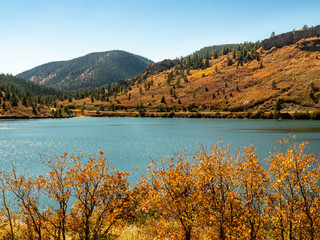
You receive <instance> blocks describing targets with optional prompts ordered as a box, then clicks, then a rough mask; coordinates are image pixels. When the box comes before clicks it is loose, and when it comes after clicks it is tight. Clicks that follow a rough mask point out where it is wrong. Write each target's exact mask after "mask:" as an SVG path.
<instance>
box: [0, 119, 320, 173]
mask: <svg viewBox="0 0 320 240" xmlns="http://www.w3.org/2000/svg"><path fill="white" fill-rule="evenodd" d="M289 134H290V135H291V136H293V135H296V138H297V141H298V142H302V141H309V142H310V144H309V146H308V151H309V152H311V153H314V154H318V153H319V152H320V122H319V121H298V120H249V119H175V118H173V119H168V118H70V119H45V120H42V119H38V120H21V121H20V120H19V121H0V168H2V169H4V170H10V166H11V162H14V163H15V164H16V166H17V168H18V170H19V171H20V170H22V169H24V168H27V169H28V170H29V171H30V173H32V174H38V173H42V172H43V170H44V168H43V166H42V165H41V161H40V157H39V154H40V153H42V154H44V155H45V156H49V157H55V156H61V155H63V153H64V152H67V153H69V154H77V153H78V152H79V150H80V151H82V152H84V153H85V154H89V153H91V154H97V153H98V151H99V150H101V151H103V152H105V153H106V154H107V157H108V160H109V161H111V164H112V165H115V166H116V168H117V169H118V170H122V171H128V172H132V171H133V170H132V169H133V167H136V166H138V165H140V166H141V167H142V168H143V167H145V166H147V165H148V164H149V163H150V159H149V154H150V155H151V157H152V159H154V160H158V159H160V157H163V158H167V159H168V158H170V157H171V156H174V155H175V154H176V153H177V152H178V151H179V150H181V151H184V150H188V151H189V153H190V154H192V153H193V152H194V151H195V150H196V148H197V147H198V146H199V145H203V146H204V147H206V148H209V147H210V146H212V145H214V144H215V143H216V142H217V141H219V138H220V137H221V139H222V142H223V144H224V145H230V146H232V149H236V148H243V147H248V146H250V144H253V145H254V146H255V147H256V149H257V152H258V153H259V155H260V156H261V159H262V158H265V157H266V156H267V155H268V153H269V152H270V151H271V146H276V145H277V141H278V140H279V139H281V138H284V137H288V136H289Z"/></svg>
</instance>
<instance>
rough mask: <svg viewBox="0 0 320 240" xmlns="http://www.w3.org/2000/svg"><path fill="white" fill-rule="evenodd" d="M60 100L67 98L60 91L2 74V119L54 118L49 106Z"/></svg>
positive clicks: (0, 99) (0, 106) (0, 91)
mask: <svg viewBox="0 0 320 240" xmlns="http://www.w3.org/2000/svg"><path fill="white" fill-rule="evenodd" d="M63 97H65V98H63ZM58 98H60V99H61V100H63V99H66V96H63V94H62V93H61V92H59V91H58V90H55V89H52V88H47V87H44V86H40V85H39V84H36V83H33V82H30V81H27V80H25V79H22V78H19V77H15V76H12V75H8V74H7V75H5V74H0V118H28V117H34V116H37V117H48V116H52V114H51V112H50V108H49V106H51V105H52V106H53V105H54V103H55V102H56V101H57V99H58Z"/></svg>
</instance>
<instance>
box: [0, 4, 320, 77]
mask: <svg viewBox="0 0 320 240" xmlns="http://www.w3.org/2000/svg"><path fill="white" fill-rule="evenodd" d="M0 10H1V14H0V29H1V35H0V73H11V74H18V73H20V72H22V71H25V70H28V69H31V68H33V67H35V66H37V65H40V64H43V63H46V62H51V61H60V60H69V59H72V58H75V57H79V56H82V55H85V54H88V53H91V52H99V51H108V50H116V49H119V50H125V51H128V52H131V53H134V54H138V55H142V56H144V57H147V58H149V59H151V60H153V61H155V62H156V61H161V60H163V59H165V58H171V59H174V58H176V57H180V56H185V55H188V54H190V53H192V52H194V51H196V50H198V49H200V48H202V47H204V46H210V45H216V44H226V43H241V42H244V41H253V42H254V41H257V40H263V39H265V38H268V37H269V36H270V34H271V32H272V31H275V33H276V34H278V33H282V32H287V31H291V30H293V29H299V28H301V27H302V26H303V25H305V24H306V25H308V26H315V25H318V24H320V21H319V20H320V19H319V11H320V1H318V0H304V1H297V0H281V1H279V0H268V1H260V0H242V1H239V0H225V1H222V0H220V1H216V0H203V1H201V0H117V1H113V0H90V1H89V0H54V1H49V0H28V1H26V0H10V1H8V0H0Z"/></svg>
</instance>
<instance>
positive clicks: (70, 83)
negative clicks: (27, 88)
mask: <svg viewBox="0 0 320 240" xmlns="http://www.w3.org/2000/svg"><path fill="white" fill-rule="evenodd" d="M152 63H153V62H152V61H151V60H148V59H146V58H144V57H141V56H138V55H134V54H131V53H128V52H125V51H120V50H115V51H108V52H97V53H90V54H88V55H85V56H83V57H79V58H75V59H72V60H69V61H59V62H51V63H47V64H43V65H40V66H38V67H35V68H33V69H31V70H28V71H25V72H23V73H20V74H18V76H19V77H21V78H25V79H28V80H31V81H33V82H36V83H39V84H41V85H44V86H48V87H53V88H56V89H61V90H62V89H63V90H76V89H80V88H87V87H101V86H104V85H106V84H112V83H114V82H116V81H118V80H121V79H129V78H132V77H134V76H136V75H138V74H139V73H141V72H142V71H143V70H144V69H145V68H146V67H147V66H148V65H149V64H152Z"/></svg>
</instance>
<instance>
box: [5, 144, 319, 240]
mask: <svg viewBox="0 0 320 240" xmlns="http://www.w3.org/2000/svg"><path fill="white" fill-rule="evenodd" d="M219 144H221V143H218V144H216V145H214V146H213V147H212V148H211V151H210V152H207V151H205V150H204V149H203V148H201V149H200V150H199V151H197V152H196V153H195V155H194V156H193V159H192V160H190V159H188V155H182V154H179V155H178V156H177V157H176V158H171V159H170V160H169V161H166V160H164V159H162V160H161V161H157V162H155V161H152V162H151V164H150V165H149V167H148V168H147V170H146V173H143V174H142V178H141V179H140V181H139V182H138V183H137V184H136V185H135V186H134V187H133V188H132V189H131V190H129V186H128V182H127V176H128V173H125V172H118V171H116V170H115V169H114V168H112V167H111V166H109V165H108V164H107V163H106V157H105V155H104V153H102V152H100V153H99V156H98V157H97V158H94V157H92V156H89V160H88V161H87V162H86V163H85V161H84V157H83V156H84V155H83V153H80V155H79V156H75V157H74V156H70V158H68V156H67V154H65V155H64V156H62V157H60V158H56V159H55V160H50V159H45V158H42V160H43V163H44V164H46V165H47V166H48V167H49V171H48V172H47V174H46V175H45V176H42V175H40V176H37V177H30V176H28V175H24V174H22V175H19V174H17V173H16V171H15V168H13V170H12V172H10V173H3V174H2V175H1V183H2V185H1V190H2V195H1V196H2V197H1V199H2V202H1V204H2V209H1V214H2V219H3V220H4V223H3V224H2V227H3V226H4V229H5V231H0V236H1V238H2V239H16V238H19V239H86V240H87V239H109V238H110V237H111V236H112V237H113V238H117V237H120V238H121V239H150V238H152V239H184V240H191V239H221V240H224V239H251V240H253V239H282V240H284V239H312V240H315V239H320V214H319V213H320V163H319V159H318V158H317V157H315V156H314V155H312V154H307V153H306V152H305V146H306V144H307V143H302V144H296V143H295V142H294V141H292V139H290V138H288V139H283V140H282V141H280V149H275V151H274V153H273V154H270V156H269V157H268V158H267V159H266V160H260V161H259V156H258V155H257V154H256V153H255V149H254V147H253V146H250V147H249V148H244V149H243V150H242V151H240V150H238V151H236V152H235V153H233V154H231V151H230V149H229V148H228V147H223V146H221V145H219ZM287 145H289V146H287ZM262 166H263V167H262ZM10 197H11V198H10ZM13 198H14V199H13ZM8 199H10V201H8ZM10 204H12V205H14V204H15V205H16V207H15V208H14V207H11V205H10ZM132 225H135V226H134V227H132ZM126 226H128V227H127V228H126V229H128V231H126V230H123V227H126ZM130 226H131V227H130ZM130 229H131V230H130ZM132 229H135V231H136V232H137V234H135V235H134V234H131V235H130V236H121V235H122V234H123V233H125V232H130V231H132ZM143 229H147V231H148V233H144V234H143ZM129 230H130V231H129ZM132 236H136V237H132ZM142 236H145V237H142Z"/></svg>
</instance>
